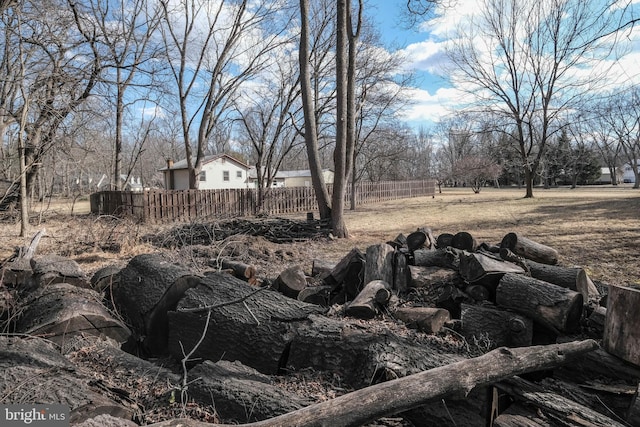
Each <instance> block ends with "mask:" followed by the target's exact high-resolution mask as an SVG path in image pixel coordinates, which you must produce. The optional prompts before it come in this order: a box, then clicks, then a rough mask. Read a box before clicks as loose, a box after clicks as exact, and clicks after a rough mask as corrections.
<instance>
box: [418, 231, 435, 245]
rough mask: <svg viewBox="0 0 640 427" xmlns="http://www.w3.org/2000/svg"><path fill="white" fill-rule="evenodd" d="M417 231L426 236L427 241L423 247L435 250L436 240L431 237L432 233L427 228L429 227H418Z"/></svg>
mask: <svg viewBox="0 0 640 427" xmlns="http://www.w3.org/2000/svg"><path fill="white" fill-rule="evenodd" d="M418 231H421V232H423V233H424V234H425V235H426V236H427V240H426V241H425V242H424V247H425V248H426V249H435V248H436V242H437V239H436V237H435V236H434V235H433V231H431V228H429V227H420V228H418Z"/></svg>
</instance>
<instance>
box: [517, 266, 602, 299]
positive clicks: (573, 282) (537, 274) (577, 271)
mask: <svg viewBox="0 0 640 427" xmlns="http://www.w3.org/2000/svg"><path fill="white" fill-rule="evenodd" d="M526 264H527V267H528V269H529V272H530V274H531V277H533V278H536V279H539V280H544V281H545V282H549V283H553V284H554V285H558V286H561V287H563V288H569V289H571V290H572V291H576V292H580V294H582V299H583V300H584V301H585V302H587V301H589V299H591V298H597V297H599V296H600V292H598V288H596V286H595V285H594V283H593V282H592V281H591V279H590V278H589V276H588V275H587V272H586V271H585V269H584V268H581V267H561V266H558V265H549V264H542V263H539V262H535V261H526Z"/></svg>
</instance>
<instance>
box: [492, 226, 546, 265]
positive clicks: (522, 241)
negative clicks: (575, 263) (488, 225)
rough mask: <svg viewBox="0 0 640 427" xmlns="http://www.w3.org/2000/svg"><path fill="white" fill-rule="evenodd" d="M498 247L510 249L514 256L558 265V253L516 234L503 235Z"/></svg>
mask: <svg viewBox="0 0 640 427" xmlns="http://www.w3.org/2000/svg"><path fill="white" fill-rule="evenodd" d="M500 247H501V248H507V249H510V250H511V251H512V252H513V253H515V254H516V255H520V256H523V257H525V258H527V259H530V260H532V261H536V262H540V263H542V264H557V263H558V251H556V250H555V249H553V248H551V247H549V246H546V245H543V244H542V243H538V242H535V241H533V240H530V239H527V238H526V237H524V236H520V235H519V234H517V233H508V234H507V235H505V236H504V238H503V239H502V242H501V243H500Z"/></svg>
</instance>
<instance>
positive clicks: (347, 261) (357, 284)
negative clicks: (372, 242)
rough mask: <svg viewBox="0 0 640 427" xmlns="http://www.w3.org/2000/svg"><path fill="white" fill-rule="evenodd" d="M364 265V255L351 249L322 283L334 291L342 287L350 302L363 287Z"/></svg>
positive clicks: (355, 249)
mask: <svg viewBox="0 0 640 427" xmlns="http://www.w3.org/2000/svg"><path fill="white" fill-rule="evenodd" d="M364 265H365V255H364V254H363V253H362V251H360V250H359V249H358V248H353V249H351V251H349V253H348V254H347V255H346V256H344V257H343V258H342V259H341V260H340V262H338V264H336V266H335V267H334V268H333V270H331V274H329V276H328V277H326V278H325V279H324V280H323V283H324V284H325V285H327V286H331V287H332V288H334V289H335V288H338V287H340V286H342V287H344V290H345V292H346V296H347V299H348V300H349V301H350V300H352V299H353V298H355V297H356V295H358V292H360V290H361V289H362V287H363V286H364V283H363V276H364Z"/></svg>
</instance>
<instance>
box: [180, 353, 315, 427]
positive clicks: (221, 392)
mask: <svg viewBox="0 0 640 427" xmlns="http://www.w3.org/2000/svg"><path fill="white" fill-rule="evenodd" d="M188 379H189V383H190V385H189V397H190V398H191V399H194V400H195V401H197V402H202V403H204V404H207V402H209V403H208V404H211V401H213V402H215V409H216V413H217V414H218V416H219V417H220V418H221V419H223V420H229V421H231V420H233V421H234V422H240V423H247V422H252V421H260V420H265V419H268V418H273V417H276V416H278V415H282V414H286V413H288V412H293V411H295V410H298V409H300V408H303V407H305V406H309V405H310V404H311V403H313V402H311V401H310V400H308V399H305V398H303V397H301V396H299V395H297V394H295V393H292V392H289V391H287V390H285V389H283V388H282V387H277V386H275V385H273V384H272V382H273V381H272V379H271V377H270V376H268V375H264V374H261V373H260V372H258V371H256V370H255V369H252V368H250V367H248V366H244V365H242V364H241V363H240V362H238V361H235V362H229V361H225V360H221V361H218V362H215V363H214V362H212V361H208V360H207V361H204V362H203V363H201V364H198V365H196V366H195V367H194V368H192V369H190V370H189V376H188ZM248 407H250V408H251V410H249V411H248V410H247V408H248Z"/></svg>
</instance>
